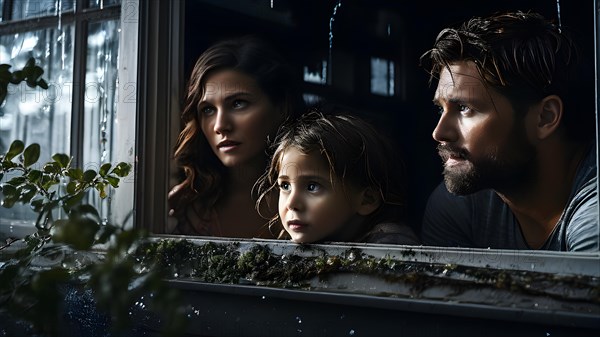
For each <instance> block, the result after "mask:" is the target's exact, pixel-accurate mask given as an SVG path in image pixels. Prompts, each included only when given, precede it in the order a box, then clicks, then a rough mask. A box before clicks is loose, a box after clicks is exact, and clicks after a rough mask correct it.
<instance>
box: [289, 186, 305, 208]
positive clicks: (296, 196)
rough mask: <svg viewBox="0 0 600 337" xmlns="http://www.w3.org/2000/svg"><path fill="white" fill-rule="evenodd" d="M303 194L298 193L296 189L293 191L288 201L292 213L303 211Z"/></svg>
mask: <svg viewBox="0 0 600 337" xmlns="http://www.w3.org/2000/svg"><path fill="white" fill-rule="evenodd" d="M300 194H301V193H298V192H296V189H292V190H291V191H290V194H289V195H288V199H287V209H288V210H290V211H295V212H298V211H301V210H302V207H303V206H302V196H301V195H300Z"/></svg>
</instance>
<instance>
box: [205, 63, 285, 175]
mask: <svg viewBox="0 0 600 337" xmlns="http://www.w3.org/2000/svg"><path fill="white" fill-rule="evenodd" d="M198 114H199V120H200V127H201V129H202V133H203V134H204V136H205V137H206V140H207V141H208V144H209V145H210V147H211V149H212V150H213V152H214V153H215V155H216V156H217V157H218V158H219V160H220V161H221V162H222V163H223V165H225V166H226V167H230V168H232V167H238V166H240V165H247V164H251V163H255V162H257V160H258V159H260V162H261V163H263V161H262V160H263V158H264V155H265V148H266V139H267V135H269V134H271V133H272V132H274V131H275V130H276V128H277V127H278V126H279V124H280V123H281V121H282V119H283V118H282V114H281V112H280V111H279V109H277V108H276V107H275V106H274V105H273V103H272V102H271V99H270V98H269V97H268V96H267V95H266V94H265V92H264V91H263V90H262V89H261V88H260V87H259V85H258V83H257V82H256V81H255V80H254V78H252V77H250V76H248V75H246V74H244V73H241V72H239V71H235V70H230V69H226V70H218V71H215V72H213V73H209V74H208V76H207V78H206V82H205V93H204V96H203V97H202V98H201V100H200V102H199V105H198ZM263 165H264V163H263Z"/></svg>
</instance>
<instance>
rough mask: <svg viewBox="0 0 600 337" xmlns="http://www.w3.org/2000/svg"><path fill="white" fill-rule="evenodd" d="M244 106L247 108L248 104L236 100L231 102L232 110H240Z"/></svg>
mask: <svg viewBox="0 0 600 337" xmlns="http://www.w3.org/2000/svg"><path fill="white" fill-rule="evenodd" d="M246 106H248V102H247V101H244V100H241V99H236V100H235V101H233V108H234V109H242V108H245V107H246Z"/></svg>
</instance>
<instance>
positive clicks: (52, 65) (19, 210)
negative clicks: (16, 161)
mask: <svg viewBox="0 0 600 337" xmlns="http://www.w3.org/2000/svg"><path fill="white" fill-rule="evenodd" d="M73 39H74V27H73V26H72V25H69V26H63V27H62V29H61V30H57V29H45V30H40V31H34V32H25V33H18V34H14V35H9V36H1V37H0V63H8V64H10V65H11V66H12V70H17V69H20V68H22V67H23V66H24V65H25V63H26V62H27V60H28V59H29V58H30V57H34V58H35V59H36V63H37V64H38V65H39V66H40V67H42V69H44V74H43V75H42V77H43V78H44V79H45V80H46V81H47V82H48V85H49V88H48V90H42V89H40V88H36V89H32V88H30V87H28V86H27V85H26V84H25V83H21V84H20V85H9V87H8V90H9V91H8V96H7V97H6V102H5V103H4V105H3V106H2V107H0V152H5V151H6V150H7V146H8V145H10V144H9V143H10V142H11V141H12V140H14V139H20V140H22V141H24V142H25V143H26V144H31V143H38V144H40V147H41V157H40V159H39V162H47V161H49V160H51V156H52V154H54V153H57V152H61V153H69V150H70V149H69V146H70V141H71V140H70V137H71V134H70V130H71V103H72V95H73V90H72V88H73ZM5 179H6V178H5ZM0 198H1V195H0ZM35 216H36V214H35V213H33V211H31V210H30V209H29V208H28V207H26V206H22V205H20V204H16V205H15V206H14V207H13V208H3V207H0V221H7V219H35Z"/></svg>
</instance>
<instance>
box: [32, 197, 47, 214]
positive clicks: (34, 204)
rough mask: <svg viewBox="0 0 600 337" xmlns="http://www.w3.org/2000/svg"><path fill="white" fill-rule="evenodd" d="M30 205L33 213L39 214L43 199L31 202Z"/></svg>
mask: <svg viewBox="0 0 600 337" xmlns="http://www.w3.org/2000/svg"><path fill="white" fill-rule="evenodd" d="M29 204H30V205H31V208H32V209H33V210H34V211H35V212H39V211H41V210H42V208H43V207H44V199H43V198H41V199H35V200H31V202H30V203H29Z"/></svg>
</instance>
